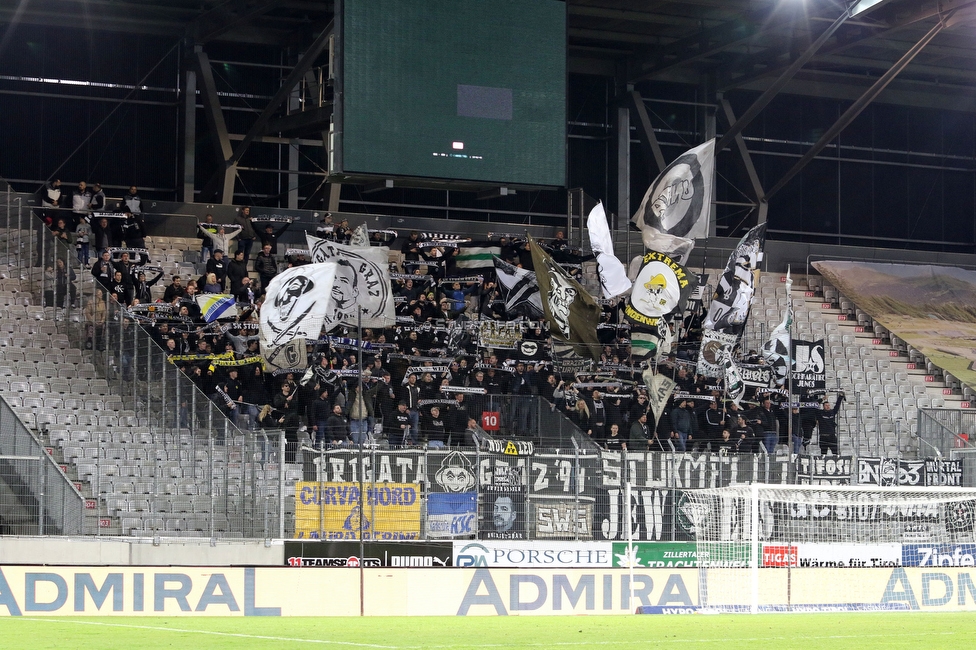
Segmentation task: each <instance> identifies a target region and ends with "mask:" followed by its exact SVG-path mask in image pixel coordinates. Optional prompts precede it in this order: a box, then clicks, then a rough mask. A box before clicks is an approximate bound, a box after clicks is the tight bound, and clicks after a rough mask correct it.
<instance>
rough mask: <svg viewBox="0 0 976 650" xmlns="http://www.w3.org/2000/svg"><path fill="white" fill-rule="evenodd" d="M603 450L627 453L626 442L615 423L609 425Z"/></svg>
mask: <svg viewBox="0 0 976 650" xmlns="http://www.w3.org/2000/svg"><path fill="white" fill-rule="evenodd" d="M603 448H604V449H606V450H607V451H616V452H620V451H627V441H626V440H625V439H624V437H623V436H621V435H620V425H619V424H617V423H616V422H614V423H613V424H611V425H610V431H609V432H608V433H607V439H606V441H605V442H604V443H603Z"/></svg>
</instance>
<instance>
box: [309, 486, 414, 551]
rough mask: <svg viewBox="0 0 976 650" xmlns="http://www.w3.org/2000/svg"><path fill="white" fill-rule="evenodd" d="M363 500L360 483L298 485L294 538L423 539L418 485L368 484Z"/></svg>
mask: <svg viewBox="0 0 976 650" xmlns="http://www.w3.org/2000/svg"><path fill="white" fill-rule="evenodd" d="M366 497H367V498H366V502H365V503H363V501H362V498H361V494H360V492H359V484H358V483H312V482H300V483H297V484H296V485H295V537H297V538H299V539H301V538H313V539H315V538H322V539H360V532H361V533H362V539H373V540H400V539H419V538H420V495H419V492H418V490H417V486H416V485H410V484H406V483H387V484H384V485H376V486H372V487H368V488H367V490H366Z"/></svg>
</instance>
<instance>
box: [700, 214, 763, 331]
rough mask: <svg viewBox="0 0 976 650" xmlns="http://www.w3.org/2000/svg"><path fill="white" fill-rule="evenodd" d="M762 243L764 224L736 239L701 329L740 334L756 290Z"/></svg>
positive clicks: (761, 256)
mask: <svg viewBox="0 0 976 650" xmlns="http://www.w3.org/2000/svg"><path fill="white" fill-rule="evenodd" d="M765 242H766V224H764V223H761V224H759V225H758V226H756V227H755V228H753V229H752V230H750V231H749V232H747V233H746V234H745V236H744V237H743V238H742V239H741V240H739V245H738V246H736V247H735V250H734V251H732V254H731V255H729V262H728V264H726V266H725V273H723V274H722V277H721V278H720V279H719V281H718V288H717V289H716V290H715V297H714V298H712V304H711V305H710V306H709V307H708V315H707V316H706V317H705V323H704V327H705V328H707V329H711V330H717V331H719V332H725V333H726V334H735V335H736V336H738V335H739V334H741V333H742V330H743V328H744V327H745V323H746V318H747V317H748V316H749V306H750V305H751V304H752V295H753V293H754V292H755V290H756V273H757V272H758V271H759V265H760V264H761V263H762V259H763V245H764V244H765Z"/></svg>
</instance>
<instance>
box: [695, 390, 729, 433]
mask: <svg viewBox="0 0 976 650" xmlns="http://www.w3.org/2000/svg"><path fill="white" fill-rule="evenodd" d="M719 402H720V400H719V398H717V397H716V398H714V399H712V400H711V401H710V402H709V403H708V408H707V409H705V412H704V414H703V417H702V420H703V426H702V428H701V431H702V440H701V441H700V442H701V443H702V444H703V445H708V444H711V443H718V441H719V439H720V438H721V437H722V430H723V429H725V413H723V412H722V410H721V409H719Z"/></svg>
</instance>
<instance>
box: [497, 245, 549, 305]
mask: <svg viewBox="0 0 976 650" xmlns="http://www.w3.org/2000/svg"><path fill="white" fill-rule="evenodd" d="M494 262H495V276H496V277H497V278H498V288H499V292H500V293H501V295H502V300H504V301H505V313H506V314H508V315H509V316H525V317H526V318H530V319H536V318H542V317H543V311H542V296H540V295H539V283H538V282H537V281H536V275H535V273H533V272H532V271H528V270H526V269H521V268H519V267H517V266H513V265H512V264H509V263H508V262H505V261H503V260H502V259H500V258H498V257H496V258H494Z"/></svg>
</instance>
